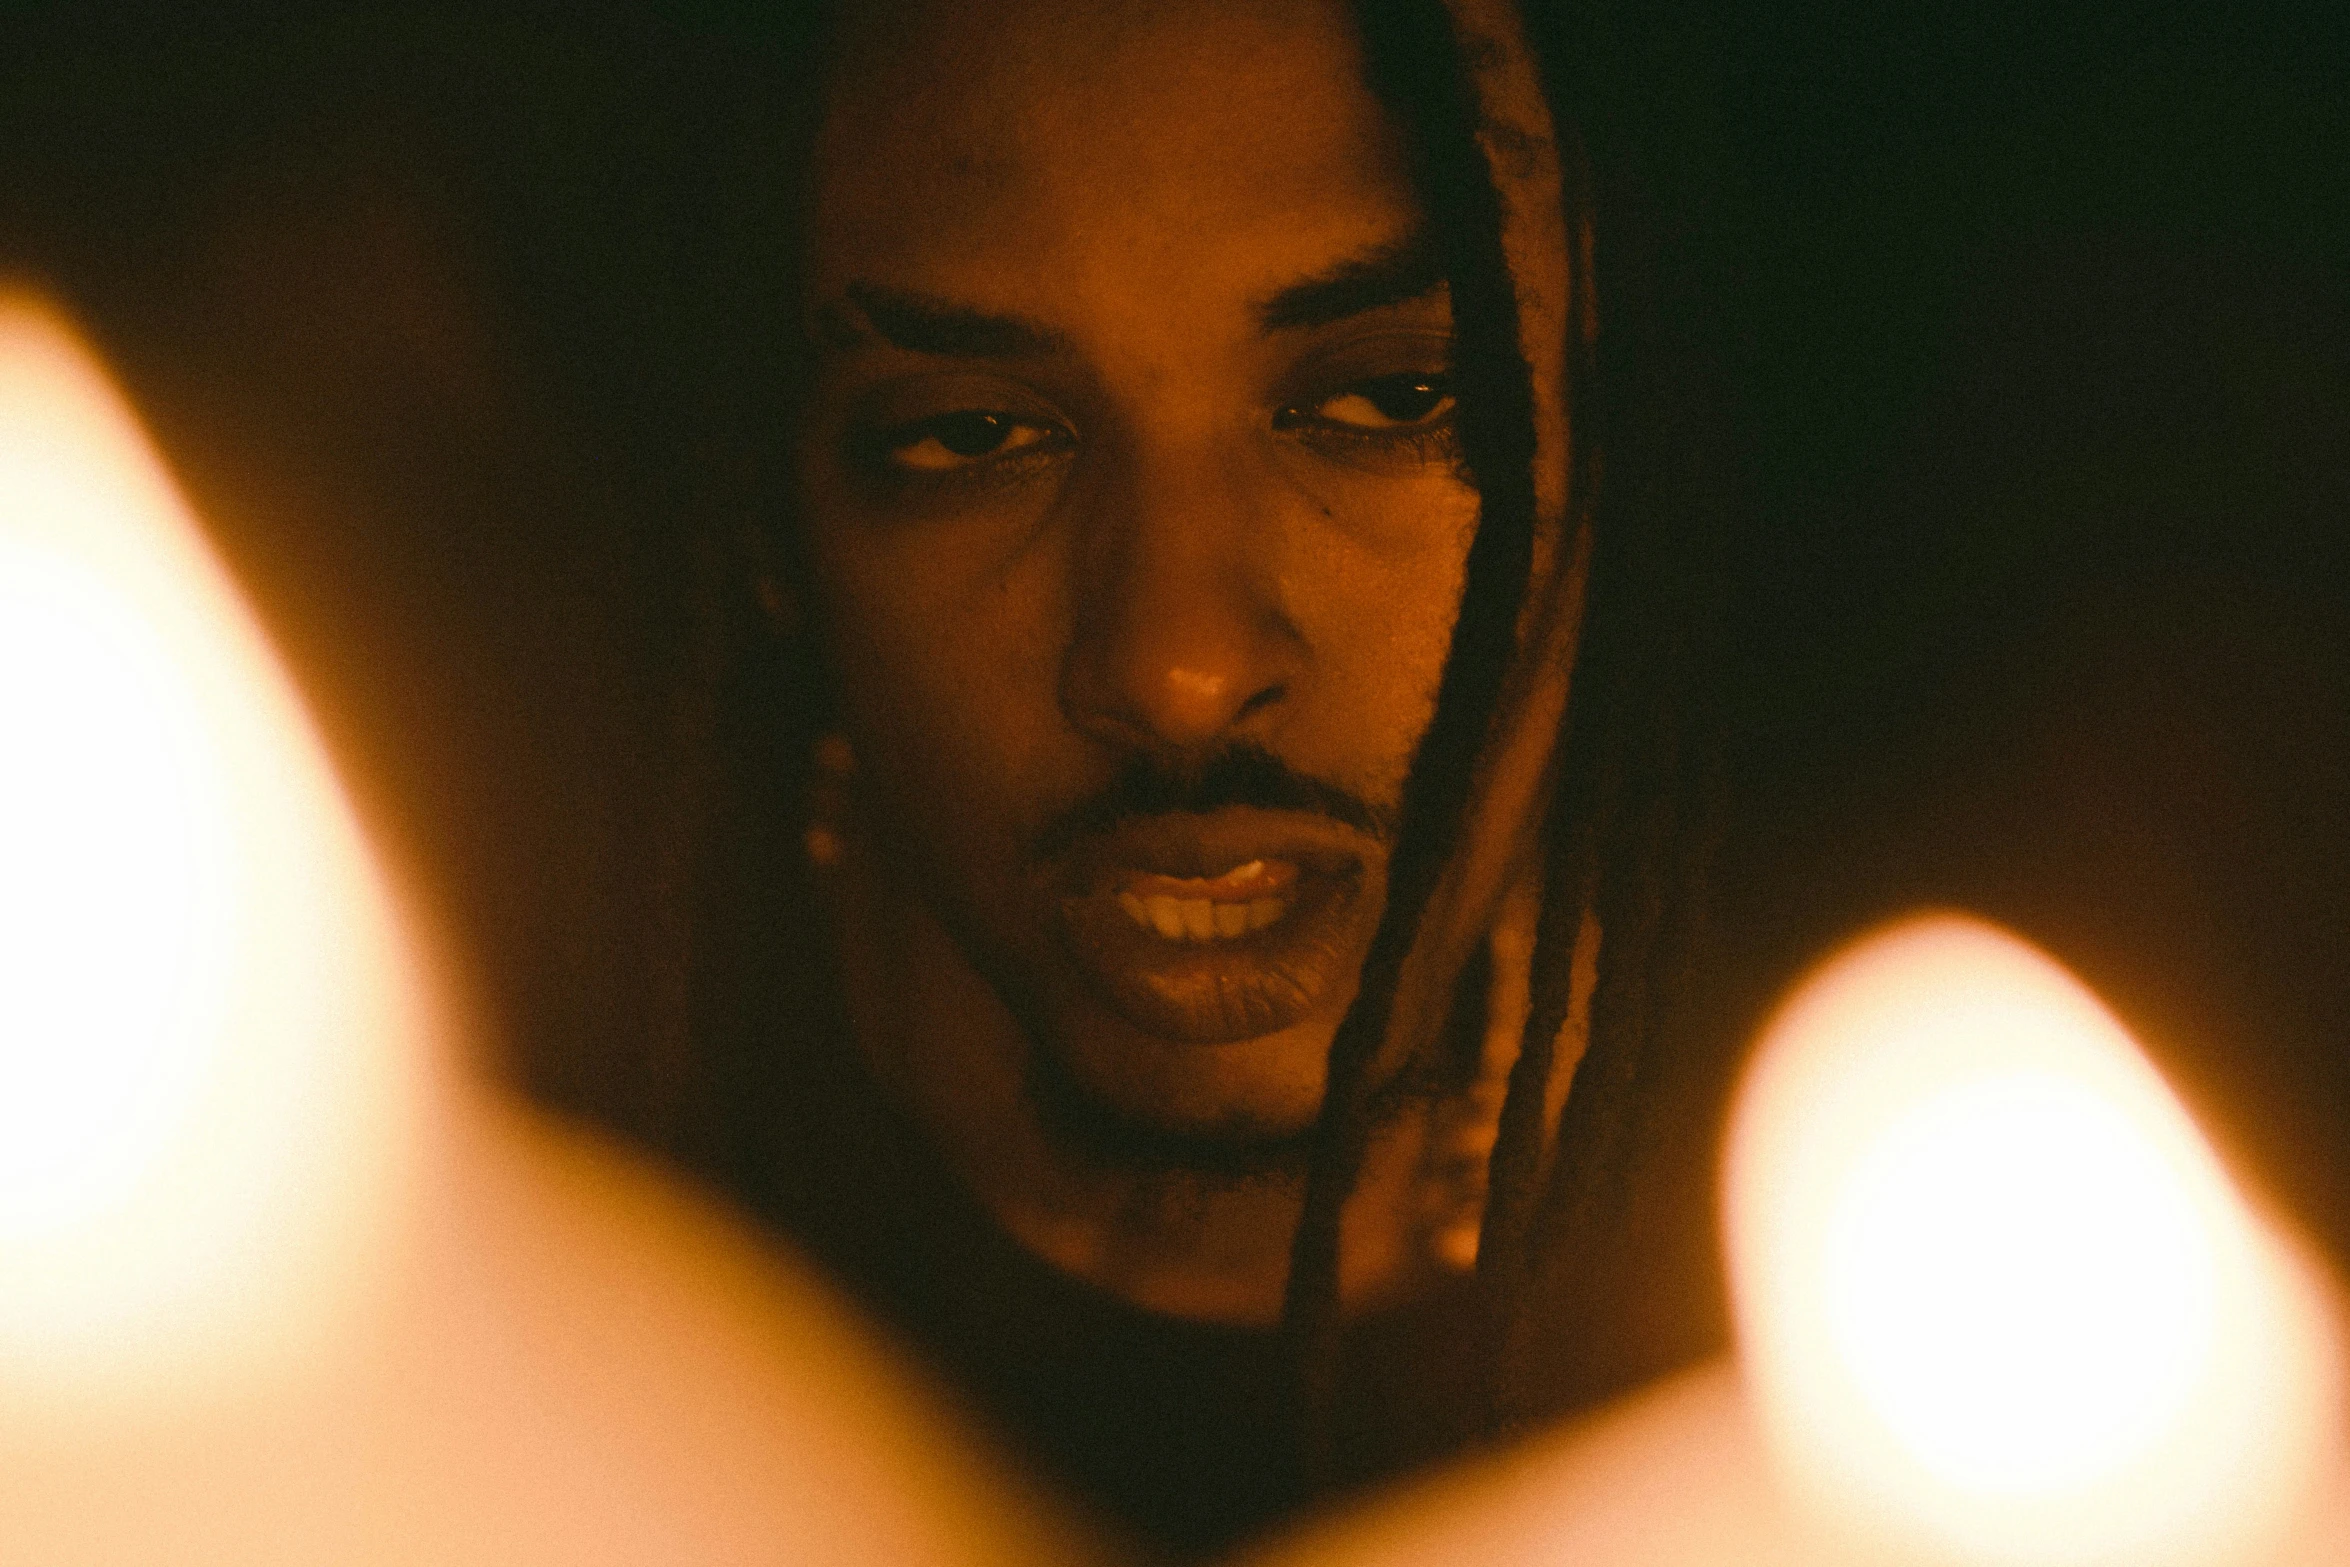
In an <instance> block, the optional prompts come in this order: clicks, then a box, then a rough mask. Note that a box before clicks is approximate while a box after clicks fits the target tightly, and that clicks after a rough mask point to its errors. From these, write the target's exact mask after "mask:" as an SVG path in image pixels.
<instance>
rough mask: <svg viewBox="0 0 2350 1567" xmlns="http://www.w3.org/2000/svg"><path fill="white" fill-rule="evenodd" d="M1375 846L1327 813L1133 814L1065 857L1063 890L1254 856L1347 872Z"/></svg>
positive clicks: (1208, 869) (1198, 872) (1209, 871)
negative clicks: (1141, 873)
mask: <svg viewBox="0 0 2350 1567" xmlns="http://www.w3.org/2000/svg"><path fill="white" fill-rule="evenodd" d="M1371 847H1372V845H1371V842H1370V840H1368V839H1366V838H1365V837H1364V836H1363V835H1362V834H1361V833H1359V832H1357V831H1356V830H1355V829H1354V828H1352V827H1349V826H1347V825H1346V824H1345V823H1343V822H1339V821H1335V820H1333V819H1331V818H1329V817H1326V816H1315V815H1309V814H1304V813H1300V812H1296V811H1266V810H1259V809H1256V808H1254V807H1251V806H1228V807H1226V808H1224V809H1222V810H1219V811H1215V812H1212V813H1210V814H1208V815H1204V816H1199V815H1192V814H1189V813H1170V814H1167V815H1160V816H1137V817H1129V818H1128V819H1126V820H1125V821H1122V822H1120V823H1118V824H1117V825H1116V826H1115V827H1113V828H1111V829H1110V830H1109V831H1108V832H1104V833H1096V834H1090V835H1088V836H1086V837H1084V838H1081V839H1079V840H1078V841H1077V843H1075V844H1074V845H1072V846H1071V848H1070V850H1069V852H1068V854H1067V855H1066V856H1065V857H1064V859H1063V865H1062V869H1063V870H1064V873H1065V878H1066V879H1065V880H1064V883H1063V885H1064V889H1065V890H1066V891H1067V892H1070V893H1076V894H1084V893H1089V892H1104V891H1109V890H1112V889H1114V888H1115V887H1116V885H1117V884H1118V882H1119V881H1120V880H1122V879H1123V878H1124V877H1126V876H1129V875H1132V874H1133V873H1135V872H1138V871H1139V872H1144V873H1147V874H1151V875H1158V876H1175V877H1183V878H1212V877H1217V876H1221V875H1223V874H1224V873H1225V872H1227V871H1229V870H1232V869H1233V868H1234V867H1236V866H1240V865H1245V864H1247V863H1248V862H1249V861H1251V860H1287V861H1289V862H1290V863H1291V864H1293V865H1295V866H1297V868H1298V869H1299V871H1300V872H1302V873H1305V874H1308V875H1323V876H1348V875H1352V874H1354V873H1356V872H1358V871H1360V870H1361V869H1362V866H1363V860H1364V857H1365V854H1366V852H1367V851H1368V850H1370V848H1371Z"/></svg>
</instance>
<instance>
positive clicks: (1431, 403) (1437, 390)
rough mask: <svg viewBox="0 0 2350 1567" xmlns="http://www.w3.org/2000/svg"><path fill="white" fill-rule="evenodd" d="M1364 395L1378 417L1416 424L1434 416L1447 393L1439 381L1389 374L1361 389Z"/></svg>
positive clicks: (1423, 377) (1415, 376) (1424, 377)
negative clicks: (1375, 410)
mask: <svg viewBox="0 0 2350 1567" xmlns="http://www.w3.org/2000/svg"><path fill="white" fill-rule="evenodd" d="M1364 395H1365V396H1366V397H1368V398H1369V399H1370V400H1371V406H1372V407H1374V408H1376V409H1378V410H1379V413H1380V415H1381V417H1383V418H1388V419H1394V420H1398V421H1400V422H1403V423H1416V422H1417V421H1419V420H1421V419H1425V418H1427V417H1428V416H1429V415H1430V414H1432V413H1434V412H1435V411H1436V406H1437V404H1439V403H1441V402H1443V401H1444V399H1445V398H1446V396H1447V395H1449V394H1448V393H1447V392H1446V391H1445V389H1444V386H1443V384H1442V383H1441V382H1438V381H1434V380H1431V379H1430V378H1428V377H1426V376H1417V375H1391V376H1382V377H1381V378H1380V379H1378V380H1376V381H1373V382H1372V383H1371V384H1370V385H1369V386H1367V387H1365V388H1364Z"/></svg>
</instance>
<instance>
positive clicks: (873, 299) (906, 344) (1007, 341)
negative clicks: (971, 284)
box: [823, 283, 1068, 359]
mask: <svg viewBox="0 0 2350 1567" xmlns="http://www.w3.org/2000/svg"><path fill="white" fill-rule="evenodd" d="M843 292H844V293H846V294H847V295H848V297H849V303H850V304H852V305H854V306H856V307H857V313H858V314H859V315H862V316H863V317H864V318H865V322H866V323H867V324H869V325H870V326H871V327H872V330H873V331H874V332H875V333H878V334H879V335H880V336H881V338H882V340H883V341H885V342H888V343H891V344H894V345H895V346H897V347H899V348H903V349H905V350H906V351H907V352H909V353H916V354H937V355H940V356H942V357H944V358H948V359H1034V358H1037V357H1040V356H1042V355H1045V354H1051V353H1056V352H1058V351H1060V350H1061V349H1063V348H1065V347H1067V346H1068V338H1067V337H1066V336H1064V335H1063V334H1061V333H1059V332H1056V331H1054V330H1053V329H1052V328H1051V327H1048V326H1043V325H1040V324H1038V323H1037V322H1034V321H1030V320H1027V319H1026V318H1024V317H1021V316H996V315H989V314H987V313H986V312H984V311H979V310H973V309H971V308H969V307H968V306H965V305H958V304H954V303H952V302H951V301H948V300H944V299H937V298H933V297H932V296H930V295H928V294H913V293H907V292H905V291H903V290H900V289H894V288H883V287H881V286H880V285H879V284H876V283H851V284H849V285H848V287H847V288H846V289H844V290H843ZM823 331H824V334H825V336H826V338H827V339H828V340H829V341H832V342H836V343H844V344H845V343H854V342H856V341H857V340H858V339H859V338H861V337H863V336H864V335H865V333H864V332H863V331H862V330H860V328H859V324H858V323H857V322H856V321H855V320H854V319H852V318H851V317H850V315H849V313H848V312H847V311H845V310H843V309H842V308H841V307H840V306H838V305H833V306H830V307H829V308H827V309H826V310H825V311H824V315H823Z"/></svg>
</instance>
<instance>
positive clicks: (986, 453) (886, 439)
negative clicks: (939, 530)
mask: <svg viewBox="0 0 2350 1567" xmlns="http://www.w3.org/2000/svg"><path fill="white" fill-rule="evenodd" d="M1068 439H1069V437H1068V435H1067V432H1065V431H1062V430H1059V429H1056V428H1054V427H1053V426H1050V425H1046V424H1040V423H1038V422H1037V421H1035V420H1033V419H1023V418H1020V417H1018V416H1016V415H1013V414H1008V413H995V412H992V411H989V410H986V409H978V408H966V409H958V410H956V411H955V412H953V413H945V414H934V415H932V416H931V417H930V418H927V419H918V420H915V421H914V422H913V423H911V424H902V425H898V426H896V427H894V428H892V429H889V430H884V431H882V432H881V434H880V436H879V438H878V439H877V440H876V441H875V443H874V444H875V446H876V447H877V448H878V451H879V455H880V457H881V459H882V461H883V462H884V463H885V464H887V465H888V466H889V467H891V468H894V469H896V470H898V471H899V472H902V473H918V474H942V473H954V472H957V471H959V470H961V469H965V468H971V467H976V466H978V465H980V464H984V463H990V462H1000V461H1003V460H1005V459H1007V458H1012V457H1017V456H1021V455H1025V454H1028V453H1031V452H1038V453H1041V452H1043V451H1047V450H1058V449H1059V448H1060V447H1062V446H1064V445H1066V444H1067V442H1068Z"/></svg>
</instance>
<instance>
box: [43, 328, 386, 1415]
mask: <svg viewBox="0 0 2350 1567" xmlns="http://www.w3.org/2000/svg"><path fill="white" fill-rule="evenodd" d="M0 754H4V755H5V757H6V761H5V763H4V764H0V1381H4V1382H5V1384H6V1385H7V1386H8V1387H9V1389H10V1391H11V1393H12V1398H13V1403H12V1407H13V1412H15V1413H18V1414H24V1413H26V1412H27V1405H26V1402H25V1400H26V1399H27V1398H29V1397H31V1396H32V1390H34V1389H37V1388H40V1387H42V1386H52V1387H55V1388H57V1389H58V1390H60V1392H64V1391H65V1390H68V1389H70V1395H69V1396H67V1397H65V1398H63V1399H62V1400H61V1406H62V1407H59V1408H54V1409H50V1410H48V1411H47V1412H46V1413H45V1415H44V1416H43V1418H46V1419H63V1418H67V1417H69V1416H73V1417H77V1418H78V1417H79V1416H82V1415H87V1414H88V1413H90V1412H91V1410H92V1408H93V1401H95V1402H96V1403H98V1404H104V1403H105V1402H107V1401H108V1400H112V1399H129V1400H134V1401H140V1402H145V1403H149V1404H153V1403H155V1402H157V1401H160V1400H168V1399H169V1398H171V1397H173V1396H176V1394H175V1392H174V1390H175V1389H178V1388H180V1387H181V1386H182V1384H184V1383H187V1382H189V1381H190V1380H191V1379H194V1380H195V1381H203V1380H205V1379H208V1378H218V1377H223V1376H225V1377H229V1378H235V1377H238V1376H242V1375H247V1374H249V1372H250V1367H251V1364H252V1363H253V1361H254V1359H255V1357H256V1356H257V1355H258V1356H260V1357H262V1358H266V1359H268V1360H270V1361H272V1362H283V1361H284V1360H285V1359H286V1358H287V1357H288V1355H289V1354H290V1353H292V1352H293V1347H294V1345H295V1344H296V1343H298V1342H299V1341H300V1340H302V1339H304V1338H305V1337H307V1336H314V1335H315V1334H316V1333H317V1332H318V1331H320V1330H321V1328H322V1326H323V1325H324V1324H326V1323H327V1322H329V1321H330V1319H331V1317H332V1314H333V1311H334V1309H335V1308H334V1306H333V1301H334V1299H335V1298H336V1296H337V1295H338V1292H343V1291H346V1290H347V1287H348V1284H349V1282H350V1280H351V1277H352V1275H353V1273H354V1270H355V1269H359V1268H361V1267H362V1266H363V1262H364V1259H365V1258H366V1257H367V1256H368V1255H370V1254H371V1253H372V1252H374V1251H376V1250H378V1249H379V1248H380V1244H381V1241H382V1239H383V1236H382V1233H381V1227H382V1225H383V1223H384V1222H385V1220H386V1216H387V1214H388V1213H389V1211H390V1206H389V1203H390V1196H391V1193H392V1191H393V1190H394V1188H395V1187H396V1185H397V1182H398V1180H399V1172H398V1160H399V1151H400V1150H401V1149H402V1148H403V1147H404V1146H405V1145H406V1144H407V1142H408V1138H407V1136H406V1134H405V1132H404V1131H403V1123H404V1122H405V1121H406V1120H407V1119H408V1118H410V1117H411V1116H412V1115H413V1113H414V1110H415V1107H416V1104H417V1095H416V1090H417V1083H416V1080H415V1072H416V1070H417V1067H418V1064H419V1063H418V1062H417V1060H416V1059H415V1058H414V1057H412V1056H407V1055H404V1054H403V1053H402V1052H401V1051H400V1050H397V1049H394V1048H392V1046H393V1044H394V1042H400V1043H405V1042H407V1041H408V1040H410V1039H411V1038H414V1037H419V1036H421V1035H422V1034H423V1033H424V1032H425V1024H424V1020H423V1018H422V1016H421V1014H420V1012H419V1009H418V997H419V995H420V994H421V992H420V990H419V987H418V986H417V985H416V983H415V982H414V979H413V976H412V975H411V974H410V973H409V972H408V969H409V962H408V957H407V954H406V951H405V948H404V945H403V943H402V941H401V939H400V935H399V931H398V928H397V925H396V922H395V921H394V919H393V916H392V912H391V908H390V905H389V902H388V900H387V898H386V896H385V894H384V890H383V888H382V886H381V885H380V883H379V881H378V878H377V876H376V874H375V871H374V868H373V866H372V864H371V863H370V860H369V858H368V855H367V852H366V849H365V845H364V843H363V842H362V840H361V838H360V836H359V833H358V831H357V829H356V827H355V825H354V823H353V819H352V816H351V814H350V810H349V808H348V805H347V804H346V802H345V801H344V799H343V797H342V795H341V792H340V790H339V788H338V787H337V785H336V782H335V779H334V775H333V773H332V770H331V769H330V768H329V766H328V765H327V762H326V759H325V754H324V751H323V749H322V747H321V745H320V743H319V741H318V739H317V736H316V734H315V733H314V731H313V730H312V728H311V726H310V725H309V723H308V721H307V719H306V717H305V716H304V714H303V712H302V710H301V706H300V703H299V702H298V700H297V699H296V697H295V694H294V693H293V691H292V689H291V688H290V686H289V684H288V682H287V681H286V679H285V677H284V676H283V674H282V673H281V672H280V671H279V669H278V667H277V665H276V663H275V660H274V659H273V657H272V656H271V654H270V651H269V649H268V646H267V644H266V642H265V641H264V639H263V638H262V636H261V634H260V632H259V630H258V628H257V626H256V625H255V624H254V622H253V620H252V618H251V616H250V615H249V614H248V613H247V612H246V611H245V609H244V607H243V605H242V603H241V602H240V600H239V599H238V597H237V595H236V593H235V591H234V590H233V588H232V587H231V585H230V583H229V582H228V580H227V579H226V577H225V575H224V574H223V573H222V572H221V570H220V568H219V566H218V565H217V564H216V563H215V562H214V560H213V559H212V558H211V556H210V555H209V553H208V552H207V551H206V549H205V547H204V542H203V538H202V535H201V532H200V530H199V529H198V527H197V525H196V523H195V520H194V518H193V517H192V516H191V515H190V514H189V512H188V509H187V506H186V503H185V502H184V501H183V500H182V499H181V498H180V496H179V494H178V493H177V491H176V490H175V488H174V487H173V485H172V483H171V480H170V478H169V476H168V475H167V473H166V472H165V470H164V467H163V465H162V463H161V461H160V460H159V458H158V456H157V454H156V453H155V451H154V449H153V448H152V447H151V446H150V445H149V443H148V442H147V441H146V439H145V438H144V436H143V435H142V433H141V431H140V428H139V425H138V423H137V421H136V420H135V418H134V417H133V416H132V414H131V412H130V410H129V409H128V407H127V406H126V405H125V404H124V403H123V401H122V399H121V397H120V395H119V393H117V392H116V390H115V389H114V387H113V386H112V385H111V384H110V383H109V381H108V380H107V378H106V376H105V375H104V373H103V372H102V371H101V370H100V369H99V368H98V366H97V365H96V363H95V362H94V361H93V359H92V358H91V357H90V355H89V354H88V353H87V351H86V350H85V349H84V348H83V347H82V346H81V344H80V343H79V342H78V341H77V339H76V338H75V337H74V335H73V334H72V332H71V331H70V330H69V329H68V328H67V327H66V326H65V325H64V323H63V322H62V321H61V320H60V319H59V318H58V317H57V316H56V315H55V314H54V313H53V312H51V311H49V310H47V309H45V308H44V307H43V306H41V305H40V304H39V303H38V302H37V301H35V300H32V299H30V298H27V297H24V296H10V295H5V294H0ZM329 1038H331V1039H333V1040H334V1041H335V1042H336V1048H334V1049H331V1050H322V1049H318V1048H316V1047H315V1042H316V1041H318V1040H321V1039H329Z"/></svg>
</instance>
